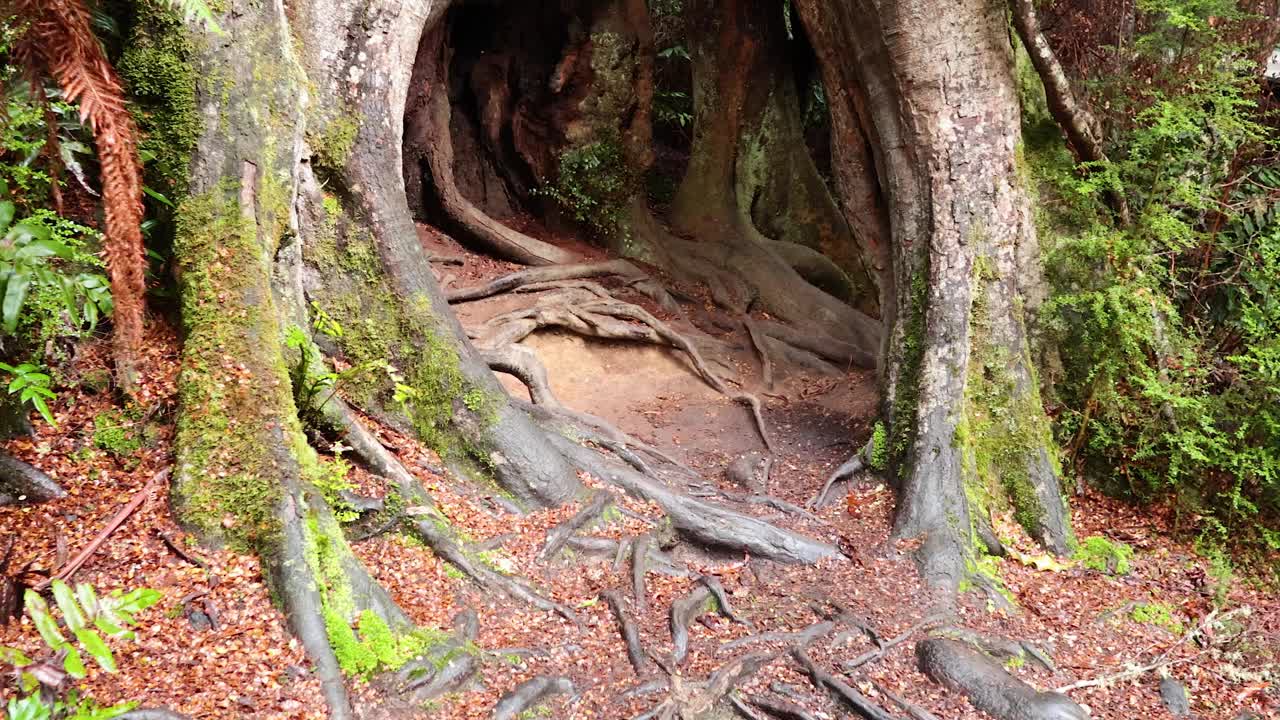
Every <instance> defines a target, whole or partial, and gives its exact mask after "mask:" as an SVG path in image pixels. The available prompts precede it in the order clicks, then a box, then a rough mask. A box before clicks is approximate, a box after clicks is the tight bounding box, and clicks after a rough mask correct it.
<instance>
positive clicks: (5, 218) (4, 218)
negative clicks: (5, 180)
mask: <svg viewBox="0 0 1280 720" xmlns="http://www.w3.org/2000/svg"><path fill="white" fill-rule="evenodd" d="M13 213H14V207H13V203H11V202H9V201H8V200H5V201H3V202H0V232H3V231H4V229H5V228H7V227H9V223H11V222H13Z"/></svg>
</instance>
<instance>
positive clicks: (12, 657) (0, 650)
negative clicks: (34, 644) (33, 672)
mask: <svg viewBox="0 0 1280 720" xmlns="http://www.w3.org/2000/svg"><path fill="white" fill-rule="evenodd" d="M0 662H2V663H6V664H9V665H13V666H14V667H22V666H24V665H30V664H31V658H29V657H27V656H26V655H23V654H22V651H21V650H19V649H18V648H12V647H6V646H4V645H0Z"/></svg>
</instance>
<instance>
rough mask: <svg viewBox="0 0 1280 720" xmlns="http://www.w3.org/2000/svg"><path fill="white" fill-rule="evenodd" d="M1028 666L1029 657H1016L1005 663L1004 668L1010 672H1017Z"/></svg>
mask: <svg viewBox="0 0 1280 720" xmlns="http://www.w3.org/2000/svg"><path fill="white" fill-rule="evenodd" d="M1026 664H1027V657H1026V656H1025V655H1014V656H1013V657H1010V658H1008V659H1007V660H1005V661H1004V666H1005V668H1006V669H1008V670H1017V669H1018V668H1021V667H1022V666H1023V665H1026Z"/></svg>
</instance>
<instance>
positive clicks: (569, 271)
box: [445, 260, 646, 304]
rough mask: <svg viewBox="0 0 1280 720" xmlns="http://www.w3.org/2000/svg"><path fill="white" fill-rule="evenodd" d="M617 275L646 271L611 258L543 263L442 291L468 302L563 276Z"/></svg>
mask: <svg viewBox="0 0 1280 720" xmlns="http://www.w3.org/2000/svg"><path fill="white" fill-rule="evenodd" d="M610 275H616V276H620V277H624V278H630V279H643V278H645V277H646V275H645V274H644V273H643V272H642V271H641V270H640V268H638V267H636V266H635V265H633V264H631V263H630V262H628V261H626V260H610V261H608V262H601V263H580V264H574V265H546V266H543V267H536V268H528V269H525V270H521V271H519V272H514V273H511V274H510V275H503V276H502V277H500V278H497V279H495V280H492V281H490V282H488V283H486V284H484V285H480V286H477V287H468V288H458V289H457V290H454V291H452V292H449V293H446V294H445V299H447V300H448V301H449V303H450V304H455V303H463V302H470V301H472V300H482V299H484V298H487V297H493V296H494V295H499V294H501V293H504V292H509V291H511V290H516V289H519V288H522V287H526V286H528V285H534V284H537V283H549V282H558V281H562V280H582V279H585V278H596V277H606V276H610Z"/></svg>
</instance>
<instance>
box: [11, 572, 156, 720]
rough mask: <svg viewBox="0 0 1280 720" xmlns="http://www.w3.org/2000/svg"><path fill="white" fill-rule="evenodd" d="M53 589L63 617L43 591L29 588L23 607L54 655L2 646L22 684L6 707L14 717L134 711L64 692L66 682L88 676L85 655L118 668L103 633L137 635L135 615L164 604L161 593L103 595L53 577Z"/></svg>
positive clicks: (95, 718)
mask: <svg viewBox="0 0 1280 720" xmlns="http://www.w3.org/2000/svg"><path fill="white" fill-rule="evenodd" d="M50 589H51V590H52V592H53V598H54V601H55V604H56V606H57V609H58V614H59V615H61V621H59V618H58V617H57V615H55V614H54V611H53V609H52V608H50V607H49V605H48V603H46V602H45V600H44V598H43V597H41V596H40V594H39V593H37V592H35V591H34V590H27V591H26V593H25V594H24V596H23V602H24V611H25V613H26V615H27V617H28V618H29V619H30V620H31V623H32V624H33V625H34V626H35V628H36V631H37V632H39V633H40V638H41V639H42V640H43V641H44V644H45V646H46V648H47V649H48V650H49V651H50V653H51V654H50V656H49V657H47V658H43V659H32V658H30V657H28V656H27V655H25V654H24V653H22V652H21V651H19V650H17V649H15V648H10V647H0V664H3V665H7V666H9V667H11V668H12V670H13V673H12V674H13V677H14V679H15V682H16V686H17V687H16V690H17V694H16V695H15V696H14V697H13V698H11V699H10V700H9V703H8V707H7V712H8V717H9V718H10V720H15V719H16V718H24V719H26V720H45V719H49V720H59V719H61V720H100V719H102V718H112V717H116V716H118V715H121V714H123V713H125V712H127V711H128V710H130V709H132V708H133V703H124V704H122V705H116V706H113V707H109V708H100V707H98V706H97V704H96V703H94V702H93V701H92V700H90V699H88V698H85V697H82V696H81V695H80V693H79V692H78V691H77V690H75V689H74V688H73V689H71V690H70V691H64V687H65V680H66V678H67V677H70V678H73V679H75V680H83V679H84V678H85V677H86V676H87V675H88V671H87V669H86V667H85V660H84V658H85V655H88V656H89V657H90V658H92V659H93V661H94V662H95V663H97V664H98V666H100V667H101V668H102V669H103V670H105V671H107V672H112V673H113V672H115V671H116V661H115V656H114V655H113V654H112V652H111V648H110V647H108V645H107V641H106V639H105V638H104V636H106V637H110V638H115V639H120V640H132V639H134V637H135V635H134V632H133V631H132V630H130V629H129V628H130V627H131V626H133V625H136V624H137V621H136V619H135V617H134V616H135V615H137V614H138V613H139V612H142V611H143V610H145V609H147V608H149V607H151V606H152V605H155V604H156V603H157V602H159V600H160V593H158V592H156V591H155V590H151V589H148V588H139V589H137V590H134V591H132V592H129V593H120V592H118V591H117V592H115V593H112V594H111V595H108V596H106V597H101V596H99V595H98V594H97V593H96V592H95V591H94V589H93V587H91V586H90V585H88V584H86V583H80V584H78V585H76V586H75V588H74V589H72V587H71V586H70V585H68V584H67V583H65V582H63V581H62V580H54V581H53V582H52V583H51V584H50ZM64 628H65V629H66V630H67V631H68V632H70V634H71V636H72V639H68V638H67V636H66V635H65V634H64V633H63V629H64ZM64 692H65V694H64Z"/></svg>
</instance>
